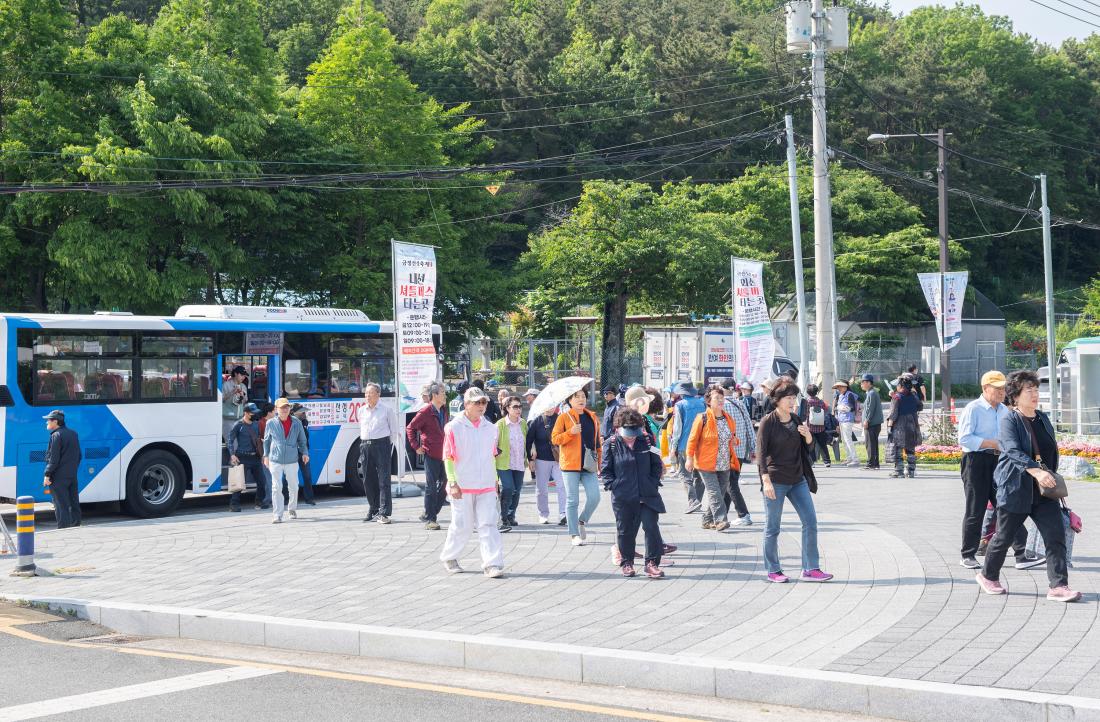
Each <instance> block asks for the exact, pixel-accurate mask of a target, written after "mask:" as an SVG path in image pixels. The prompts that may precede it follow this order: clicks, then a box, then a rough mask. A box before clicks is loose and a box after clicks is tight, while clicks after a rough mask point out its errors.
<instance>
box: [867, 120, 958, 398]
mask: <svg viewBox="0 0 1100 722" xmlns="http://www.w3.org/2000/svg"><path fill="white" fill-rule="evenodd" d="M949 135H951V134H950V133H947V132H945V131H944V129H943V128H940V129H939V130H938V131H937V132H935V133H902V134H898V135H892V134H886V133H872V134H871V135H869V136H867V142H868V143H882V144H885V143H886V142H887V141H890V140H893V139H895V138H924V139H926V140H931V141H932V142H933V143H935V144H936V147H937V148H939V164H938V166H937V168H936V175H937V176H938V177H939V196H940V273H941V274H943V273H947V136H949ZM944 306H945V303H944V299H943V287H942V284H941V287H940V319H941V320H942V319H943V311H944V308H943V307H944ZM941 333H942V332H941ZM940 383H941V386H940V388H941V392H940V400H941V403H942V404H943V408H944V409H945V410H946V409H947V408H949V406H950V403H951V365H950V362H949V359H948V353H947V351H942V352H941V353H940Z"/></svg>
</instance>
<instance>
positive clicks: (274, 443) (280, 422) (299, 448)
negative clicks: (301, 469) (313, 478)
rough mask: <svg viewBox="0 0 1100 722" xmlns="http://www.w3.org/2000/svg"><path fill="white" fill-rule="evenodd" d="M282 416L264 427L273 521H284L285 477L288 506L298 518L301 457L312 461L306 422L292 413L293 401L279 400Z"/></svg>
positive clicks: (265, 455) (278, 407)
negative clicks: (291, 403) (284, 480)
mask: <svg viewBox="0 0 1100 722" xmlns="http://www.w3.org/2000/svg"><path fill="white" fill-rule="evenodd" d="M275 412H276V413H277V414H278V416H277V417H276V418H274V419H272V420H271V421H269V422H268V423H267V427H266V428H265V430H264V447H263V448H264V459H263V462H264V466H266V467H267V468H268V470H269V471H270V472H271V501H272V503H273V504H274V512H273V513H274V518H273V519H272V523H273V524H281V523H282V522H283V493H282V486H283V479H284V478H285V479H286V483H287V489H288V492H289V503H288V504H287V509H288V510H289V512H290V518H291V519H297V518H298V460H299V459H301V460H302V462H304V463H306V464H308V463H309V444H308V443H306V431H305V427H304V426H302V422H301V421H299V420H298V419H296V418H294V417H293V416H291V414H290V401H289V400H287V399H285V398H281V399H278V400H276V401H275Z"/></svg>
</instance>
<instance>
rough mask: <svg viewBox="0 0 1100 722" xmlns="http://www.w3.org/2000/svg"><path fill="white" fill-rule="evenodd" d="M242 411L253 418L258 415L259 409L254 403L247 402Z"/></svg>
mask: <svg viewBox="0 0 1100 722" xmlns="http://www.w3.org/2000/svg"><path fill="white" fill-rule="evenodd" d="M244 410H245V411H247V412H248V413H250V414H252V415H253V416H255V415H256V414H258V413H260V407H259V406H257V405H256V402H255V401H249V402H248V403H247V404H245V405H244Z"/></svg>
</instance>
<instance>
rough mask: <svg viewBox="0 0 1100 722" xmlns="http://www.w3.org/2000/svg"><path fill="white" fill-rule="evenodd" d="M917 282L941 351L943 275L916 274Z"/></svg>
mask: <svg viewBox="0 0 1100 722" xmlns="http://www.w3.org/2000/svg"><path fill="white" fill-rule="evenodd" d="M917 281H919V282H920V289H921V290H922V291H924V300H925V302H926V303H927V304H928V310H929V311H931V312H932V320H933V321H935V323H936V336H937V338H939V341H940V349H943V321H942V320H941V319H940V306H941V304H940V298H941V296H942V295H943V275H942V274H939V273H918V274H917Z"/></svg>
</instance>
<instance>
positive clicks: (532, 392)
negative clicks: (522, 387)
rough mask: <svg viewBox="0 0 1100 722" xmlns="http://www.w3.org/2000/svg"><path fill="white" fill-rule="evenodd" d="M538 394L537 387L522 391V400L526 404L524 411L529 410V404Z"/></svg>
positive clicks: (533, 401)
mask: <svg viewBox="0 0 1100 722" xmlns="http://www.w3.org/2000/svg"><path fill="white" fill-rule="evenodd" d="M538 396H539V390H538V389H527V390H526V391H524V392H523V400H524V402H526V404H527V409H526V411H530V410H531V404H533V403H535V399H537V398H538ZM526 411H525V412H524V417H526V416H527V414H526Z"/></svg>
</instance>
